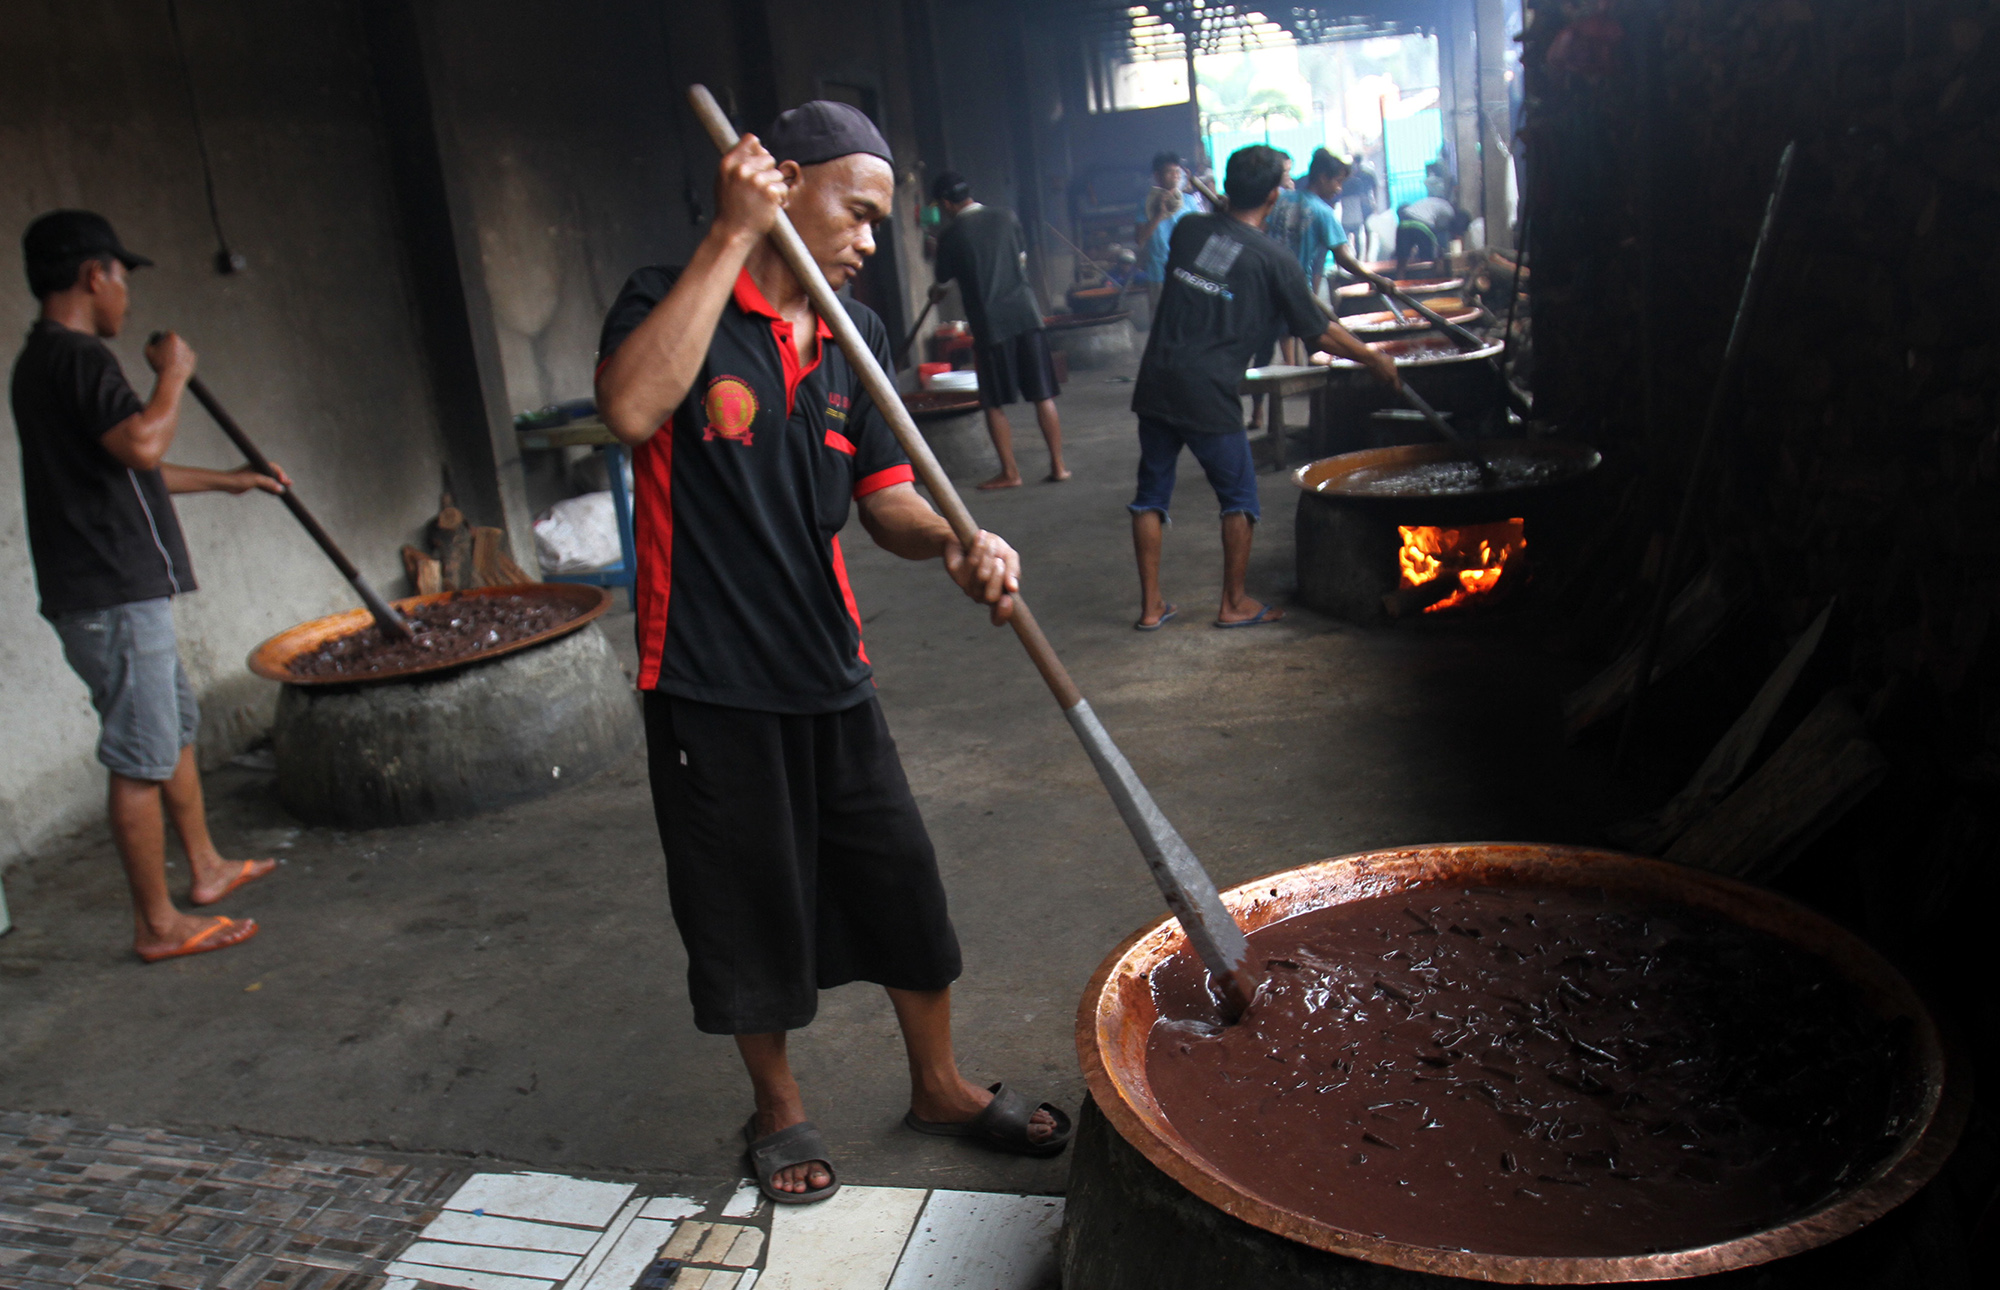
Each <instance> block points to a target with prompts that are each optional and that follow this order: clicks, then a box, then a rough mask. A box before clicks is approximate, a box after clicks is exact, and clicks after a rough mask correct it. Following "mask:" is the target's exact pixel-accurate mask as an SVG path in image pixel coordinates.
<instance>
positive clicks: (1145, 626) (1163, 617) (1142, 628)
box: [1132, 605, 1181, 632]
mask: <svg viewBox="0 0 2000 1290" xmlns="http://www.w3.org/2000/svg"><path fill="white" fill-rule="evenodd" d="M1180 610H1181V607H1180V606H1179V605H1168V606H1167V607H1166V608H1165V609H1164V610H1162V611H1161V613H1160V621H1159V622H1157V623H1149V622H1144V621H1140V622H1136V623H1133V624H1132V630H1133V631H1135V632H1156V631H1158V630H1160V629H1161V628H1162V627H1165V626H1166V625H1167V620H1168V619H1169V618H1172V617H1173V616H1174V615H1175V614H1177V613H1179V612H1180Z"/></svg>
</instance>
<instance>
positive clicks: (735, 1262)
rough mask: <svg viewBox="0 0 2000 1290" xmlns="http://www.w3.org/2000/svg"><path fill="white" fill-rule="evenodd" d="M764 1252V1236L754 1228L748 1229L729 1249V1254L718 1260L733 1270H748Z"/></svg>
mask: <svg viewBox="0 0 2000 1290" xmlns="http://www.w3.org/2000/svg"><path fill="white" fill-rule="evenodd" d="M763 1252H764V1234H763V1233H762V1232H760V1231H758V1230H757V1229H756V1228H754V1227H746V1228H744V1229H743V1230H742V1232H741V1233H739V1234H738V1235H737V1237H736V1243H735V1244H734V1245H731V1246H730V1247H729V1253H727V1254H725V1255H723V1256H722V1257H721V1258H719V1259H717V1260H716V1262H717V1263H725V1264H727V1265H729V1266H730V1267H732V1268H747V1267H749V1266H750V1265H751V1264H752V1263H755V1262H756V1261H757V1256H758V1255H759V1254H762V1253H763Z"/></svg>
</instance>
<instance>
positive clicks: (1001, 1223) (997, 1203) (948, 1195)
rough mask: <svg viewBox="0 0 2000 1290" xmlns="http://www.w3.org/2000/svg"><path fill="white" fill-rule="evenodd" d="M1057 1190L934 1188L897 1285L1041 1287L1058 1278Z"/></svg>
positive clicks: (893, 1289)
mask: <svg viewBox="0 0 2000 1290" xmlns="http://www.w3.org/2000/svg"><path fill="white" fill-rule="evenodd" d="M1062 1212H1063V1203H1062V1200H1061V1198H1059V1197H1055V1196H1008V1195H1000V1194H995V1193H992V1192H971V1191H934V1192H932V1193H931V1198H930V1200H929V1201H928V1202H927V1203H926V1204H925V1205H924V1212H923V1215H922V1217H920V1218H919V1219H918V1220H917V1225H916V1230H915V1231H913V1232H912V1233H911V1234H910V1241H909V1245H908V1247H907V1248H906V1249H905V1250H904V1251H903V1257H902V1261H901V1262H899V1263H898V1264H897V1265H896V1276H895V1279H894V1280H892V1281H890V1282H889V1290H1040V1287H1042V1286H1051V1285H1054V1284H1055V1283H1056V1234H1057V1232H1059V1231H1060V1230H1061V1229H1062Z"/></svg>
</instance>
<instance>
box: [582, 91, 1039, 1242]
mask: <svg viewBox="0 0 2000 1290" xmlns="http://www.w3.org/2000/svg"><path fill="white" fill-rule="evenodd" d="M767 145H768V146H767ZM895 191H896V181H895V173H894V170H893V169H892V167H891V158H890V153H889V147H888V144H887V143H885V142H884V141H883V139H882V136H881V134H880V133H878V132H877V131H876V129H875V127H874V125H873V124H871V123H870V122H869V120H868V118H867V117H865V116H863V115H862V114H861V113H860V112H858V111H856V110H855V109H853V108H851V107H847V106H844V105H842V104H838V103H823V102H822V103H807V104H805V105H804V106H803V107H799V108H795V109H793V110H792V111H789V112H786V113H785V114H783V115H782V116H780V117H779V118H778V120H777V122H776V124H774V125H773V126H772V128H771V130H770V132H769V134H768V135H767V136H766V137H765V138H764V139H763V140H762V141H760V140H759V139H758V138H757V137H756V136H754V135H747V134H746V135H745V136H743V139H742V141H741V142H740V143H738V144H737V145H736V147H734V148H732V149H730V151H729V152H728V154H727V155H725V156H724V157H723V158H722V163H721V167H720V173H719V175H718V177H717V182H716V194H717V199H716V207H717V209H716V216H715V221H714V223H713V224H712V225H711V226H710V227H709V230H708V233H707V235H706V236H705V237H704V238H703V239H702V241H701V244H700V245H699V246H698V247H697V248H696V249H695V252H694V254H693V256H691V257H690V258H689V260H688V263H687V264H686V265H684V266H681V267H677V268H657V267H656V268H647V269H641V270H639V271H638V272H636V273H634V274H633V275H632V277H631V279H630V280H629V281H627V282H626V284H625V288H624V290H623V292H621V293H620V295H619V297H618V300H617V302H616V303H615V304H613V306H612V307H611V312H610V315H609V316H608V317H607V318H606V319H605V323H604V334H603V339H602V342H601V344H600V347H599V354H600V362H599V366H598V374H597V406H598V410H599V412H600V414H601V415H602V416H603V418H604V422H605V424H606V425H607V426H609V427H610V428H611V430H612V432H613V433H614V434H616V435H617V436H618V437H619V439H621V440H622V441H624V442H625V443H627V444H630V445H631V446H632V448H633V476H634V481H635V495H636V499H637V502H636V510H637V528H638V559H639V568H638V634H639V655H640V663H639V668H640V671H639V688H640V689H641V690H642V691H643V692H644V695H645V717H646V744H647V754H648V759H649V762H650V772H651V778H652V787H653V805H654V812H655V814H656V816H657V818H658V822H659V829H660V840H661V843H662V846H663V848H664V849H665V852H666V860H667V882H668V894H669V896H670V899H671V902H672V905H673V914H674V922H675V925H676V926H677V927H678V928H679V930H680V934H681V939H682V941H683V943H684V944H685V945H686V947H687V954H688V993H689V996H690V999H691V1002H692V1003H693V1005H694V1014H695V1025H696V1026H697V1027H698V1028H699V1029H701V1030H704V1031H707V1032H709V1033H711V1034H728V1035H734V1036H735V1038H736V1044H737V1048H738V1050H739V1051H740V1053H741V1054H742V1057H743V1061H744V1064H745V1065H746V1066H747V1067H748V1069H749V1073H750V1082H751V1086H752V1089H753V1091H754V1094H755V1098H756V1112H755V1114H753V1115H752V1116H751V1118H750V1122H749V1123H748V1124H747V1125H745V1126H744V1136H745V1137H746V1139H747V1140H748V1142H749V1146H750V1152H749V1154H750V1162H751V1165H752V1167H753V1169H754V1170H755V1172H756V1176H757V1180H758V1183H759V1185H760V1187H761V1188H762V1190H763V1192H764V1194H765V1195H766V1196H768V1197H770V1198H771V1199H772V1200H774V1201H777V1202H779V1203H783V1204H800V1203H805V1202H809V1201H817V1200H823V1199H825V1198H826V1197H828V1196H831V1195H833V1193H834V1192H835V1191H836V1190H837V1189H838V1188H839V1185H840V1184H839V1181H838V1179H837V1178H836V1176H835V1172H834V1168H833V1164H832V1162H831V1161H830V1160H829V1159H828V1152H827V1147H826V1144H825V1141H824V1139H823V1138H822V1137H821V1136H820V1133H819V1131H818V1129H817V1128H816V1127H814V1125H813V1123H812V1122H811V1121H810V1120H808V1119H807V1118H806V1113H805V1106H804V1102H803V1100H802V1098H801V1096H800V1092H799V1088H798V1085H797V1083H796V1082H795V1081H794V1080H793V1078H792V1072H791V1067H790V1064H789V1062H788V1060H787V1057H786V1045H785V1038H786V1032H788V1031H791V1030H796V1029H798V1028H800V1027H802V1026H805V1025H806V1024H808V1023H809V1022H810V1021H811V1020H812V1018H813V1015H814V1013H815V1011H816V1009H817V1007H818V992H819V991H820V990H823V989H829V988H831V987H833V986H837V985H843V984H846V983H847V982H850V981H872V982H875V983H877V984H879V985H882V986H885V987H887V989H888V992H889V997H890V999H891V1001H892V1002H893V1003H894V1006H895V1010H896V1017H897V1020H898V1022H899V1023H900V1024H901V1026H902V1031H903V1039H904V1044H905V1046H906V1047H907V1049H908V1052H909V1059H910V1074H911V1091H910V1102H911V1106H910V1112H909V1114H908V1115H907V1116H906V1117H905V1121H904V1122H905V1123H906V1124H907V1125H909V1127H911V1128H912V1129H916V1130H918V1131H920V1132H925V1133H933V1134H941V1135H948V1136H954V1137H974V1138H977V1139H980V1140H982V1141H984V1142H986V1143H988V1144H990V1145H993V1146H996V1147H1000V1148H1002V1149H1005V1150H1010V1151H1016V1152H1022V1153H1026V1154H1030V1155H1049V1154H1053V1153H1055V1152H1057V1151H1060V1150H1062V1148H1063V1146H1064V1144H1065V1143H1066V1142H1067V1140H1068V1136H1069V1123H1068V1120H1067V1118H1066V1117H1065V1116H1063V1114H1062V1113H1061V1112H1060V1111H1058V1110H1056V1109H1055V1108H1054V1107H1052V1106H1048V1105H1046V1104H1044V1105H1042V1106H1039V1107H1038V1106H1037V1105H1036V1104H1035V1103H1034V1102H1033V1101H1032V1100H1031V1099H1029V1098H1027V1097H1025V1096H1023V1095H1021V1094H1019V1093H1017V1092H1014V1091H1012V1090H1009V1089H1007V1088H1006V1087H1005V1086H1003V1085H998V1084H996V1085H993V1086H992V1088H991V1089H984V1088H980V1087H979V1086H977V1085H975V1084H973V1083H971V1082H969V1081H968V1080H966V1079H965V1078H964V1077H963V1076H962V1075H960V1074H959V1071H958V1066H957V1062H956V1060H955V1058H954V1057H953V1055H952V1044H951V992H950V988H949V987H950V986H951V983H952V982H953V981H954V980H955V979H956V978H957V977H958V975H959V971H960V962H959V949H958V940H957V937H956V934H955V933H954V932H953V930H952V926H951V920H950V918H949V917H948V916H947V914H946V910H945V893H944V886H943V883H942V881H941V879H940V878H939V875H938V868H937V861H936V857H935V855H934V854H933V852H932V849H931V842H930V838H929V836H928V834H927V833H926V831H925V829H924V824H923V820H922V819H921V818H920V817H919V815H918V813H917V806H916V802H915V799H914V798H912V796H911V795H910V789H909V785H908V783H907V781H906V780H905V778H904V775H903V769H902V764H901V762H900V761H899V760H898V758H897V755H896V748H895V744H894V742H893V741H892V740H891V739H890V737H889V731H888V727H887V726H886V724H885V723H884V721H883V717H882V709H881V705H880V704H879V703H877V701H876V698H875V685H874V680H873V673H872V672H871V670H870V668H869V664H868V654H867V651H866V650H865V648H864V647H863V645H862V640H861V618H860V614H859V612H858V610H857V608H856V603H855V598H854V594H853V592H852V590H851V589H850V588H849V586H848V582H847V568H846V563H845V561H844V559H843V557H842V555H841V550H840V538H839V536H838V535H839V531H840V529H841V528H842V526H843V525H845V524H846V522H847V519H848V516H849V514H850V511H851V508H852V506H853V505H854V504H856V503H858V504H859V507H860V511H861V522H862V525H863V526H864V527H865V528H866V529H867V530H868V534H869V536H870V537H872V538H873V539H874V540H875V542H876V543H877V545H879V546H882V547H883V548H885V549H887V550H889V551H892V552H894V553H896V554H897V555H900V556H903V557H904V558H906V559H911V560H931V559H942V560H943V562H944V568H945V571H946V572H947V573H948V574H949V575H950V576H951V578H952V580H953V581H954V582H956V583H957V584H958V585H959V586H960V587H961V588H962V589H963V590H964V591H965V593H966V594H967V595H969V596H971V597H972V598H973V599H974V600H976V601H979V602H981V603H983V604H987V605H990V606H991V607H992V619H993V621H994V622H995V623H996V624H999V623H1002V622H1005V621H1006V620H1007V618H1008V617H1009V616H1010V615H1011V614H1012V612H1013V598H1012V594H1011V593H1012V592H1014V591H1015V590H1016V589H1017V588H1018V587H1019V574H1020V561H1019V559H1018V557H1016V555H1015V554H1014V551H1013V549H1012V548H1010V547H1009V546H1008V545H1007V544H1006V543H1005V542H1003V541H1001V540H1000V539H999V538H997V537H995V536H994V535H992V534H990V533H982V534H980V535H979V537H978V539H977V540H976V541H975V542H974V543H973V545H972V546H971V548H970V549H962V548H961V547H960V545H959V544H958V542H957V541H956V540H955V539H954V538H953V537H952V533H951V529H950V526H949V525H947V524H946V523H945V521H944V520H943V519H942V518H940V517H939V516H938V514H937V513H936V512H935V511H933V510H932V509H931V507H930V505H929V504H928V503H927V502H925V501H924V499H923V498H922V497H921V496H919V495H918V493H917V491H916V489H915V487H914V486H913V484H912V482H911V481H912V473H911V470H910V465H909V462H908V461H907V460H906V459H905V458H904V456H903V453H902V451H901V449H900V448H899V447H898V446H897V444H896V440H895V437H894V435H893V434H892V433H891V431H890V428H889V425H888V423H887V421H886V420H885V419H884V418H883V416H882V414H881V413H880V412H879V411H878V410H877V409H876V408H875V407H874V406H873V405H872V404H871V402H870V400H869V398H868V395H867V393H866V391H865V390H864V388H863V386H862V384H861V379H860V375H859V373H857V372H856V370H855V369H854V368H853V367H852V366H851V365H849V364H848V362H847V360H846V358H845V357H844V356H843V355H842V354H841V352H840V350H839V348H838V347H837V346H836V345H835V344H833V343H832V333H831V331H830V330H829V329H828V327H827V325H826V322H825V321H824V320H823V319H820V318H819V317H817V316H816V315H815V314H814V312H813V308H812V303H811V300H810V298H809V297H808V296H807V295H806V291H805V288H804V286H803V285H802V284H801V283H800V282H799V281H798V279H797V278H795V277H794V276H793V275H792V272H791V270H790V269H789V268H787V267H786V265H785V262H784V261H783V259H782V258H780V256H779V254H778V252H777V249H776V248H775V247H774V246H772V245H771V243H770V241H769V240H768V239H767V238H766V236H765V235H766V234H767V233H769V232H770V230H771V228H772V226H773V224H774V222H775V219H776V216H777V213H778V212H779V211H780V210H783V211H785V212H787V213H788V214H789V216H790V217H791V222H792V224H793V226H794V227H795V228H797V230H798V233H799V236H800V238H801V239H803V241H804V243H805V246H806V248H807V250H808V251H809V252H810V253H811V255H812V257H813V259H814V260H815V261H817V262H818V264H819V267H820V269H821V270H822V271H823V272H824V273H825V274H826V277H827V280H828V281H829V282H830V283H831V284H832V285H833V286H834V288H835V289H836V290H837V289H838V288H840V287H841V286H843V285H845V284H846V283H848V282H850V281H852V280H853V278H854V276H855V274H857V273H859V272H860V270H861V266H862V263H863V262H864V261H865V260H866V259H867V257H868V256H870V255H872V254H873V253H874V251H875V237H874V226H875V225H876V224H877V223H879V222H880V221H882V220H885V219H887V218H889V216H890V212H891V204H892V202H893V201H894V198H895ZM846 308H847V311H848V313H849V315H850V316H851V317H852V318H853V320H854V324H855V326H856V327H857V328H858V329H859V331H860V333H861V335H862V336H863V337H864V338H866V340H867V341H868V343H869V345H870V346H871V348H872V349H873V350H874V352H875V356H876V358H877V359H878V360H879V361H880V363H881V364H882V366H883V368H884V369H891V368H892V367H893V365H892V363H891V361H890V353H889V336H888V332H887V330H886V329H885V328H884V326H883V324H882V320H881V319H880V318H878V317H876V315H875V314H874V313H873V312H872V311H871V310H869V309H867V308H866V307H864V306H862V305H859V304H853V303H849V304H847V306H846Z"/></svg>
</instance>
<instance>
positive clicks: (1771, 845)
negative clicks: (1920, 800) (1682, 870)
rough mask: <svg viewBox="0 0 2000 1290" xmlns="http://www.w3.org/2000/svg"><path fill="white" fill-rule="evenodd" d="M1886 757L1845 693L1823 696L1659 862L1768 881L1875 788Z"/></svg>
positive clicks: (1884, 770) (1886, 763)
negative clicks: (1774, 749) (1767, 756)
mask: <svg viewBox="0 0 2000 1290" xmlns="http://www.w3.org/2000/svg"><path fill="white" fill-rule="evenodd" d="M1888 773H1889V759H1888V758H1886V757H1884V756H1883V755H1882V750H1881V749H1879V748H1877V747H1876V746H1875V745H1874V744H1873V743H1871V742H1869V740H1868V737H1867V733H1866V729H1865V727H1864V725H1863V723H1862V720H1861V714H1860V713H1858V712H1856V711H1855V710H1854V705H1853V704H1852V703H1851V702H1849V700H1848V698H1847V695H1846V694H1845V693H1844V692H1842V691H1840V690H1833V691H1831V692H1829V693H1828V694H1827V695H1826V697H1825V698H1823V699H1821V700H1820V701H1819V705H1818V706H1817V707H1815V708H1814V709H1813V710H1812V711H1811V712H1810V713H1808V714H1807V716H1806V719H1805V720H1804V721H1802V722H1800V723H1799V728H1798V729H1797V730H1794V731H1793V732H1792V734H1791V737H1790V738H1788V739H1786V740H1785V742H1784V743H1783V744H1782V745H1780V746H1779V748H1778V751H1777V752H1775V753H1772V754H1771V759H1770V760H1769V761H1767V762H1765V763H1764V764H1763V765H1762V766H1760V767H1758V768H1757V773H1756V774H1754V775H1752V776H1751V777H1750V778H1749V779H1748V780H1746V781H1744V784H1743V787H1741V788H1739V789H1737V790H1736V791H1735V792H1734V793H1731V794H1730V795H1729V797H1728V799H1727V800H1726V801H1724V802H1723V803H1722V805H1720V806H1718V807H1716V808H1715V809H1714V810H1713V811H1710V812H1709V813H1708V814H1707V815H1706V816H1704V817H1703V818H1702V819H1701V820H1700V821H1698V822H1697V823H1696V824H1695V825H1694V826H1693V827H1692V828H1690V829H1689V830H1688V831H1687V832H1686V833H1683V834H1682V835H1681V838H1680V841H1678V842H1676V843H1674V845H1673V846H1672V847H1671V848H1669V849H1668V851H1667V855H1666V858H1667V859H1668V860H1671V861H1674V862H1675V863H1677V864H1686V865H1693V866H1695V867H1696V868H1698V869H1708V870H1712V871H1713V872H1716V873H1721V874H1727V875H1729V876H1731V877H1734V878H1743V879H1746V880H1747V881H1750V882H1768V881H1770V880H1771V879H1772V878H1775V877H1777V876H1778V875H1779V874H1780V873H1783V872H1784V870H1785V867H1786V866H1787V865H1789V864H1791V862H1792V861H1793V860H1795V859H1797V858H1798V856H1799V853H1800V852H1802V851H1804V850H1805V849H1806V847H1807V846H1809V845H1810V844H1811V843H1812V841H1813V839H1815V838H1817V837H1818V836H1819V835H1820V834H1822V833H1824V832H1825V831H1826V830H1827V829H1828V828H1829V827H1831V826H1832V825H1833V823H1834V822H1835V821H1836V820H1838V819H1839V818H1840V817H1841V816H1843V815H1845V814H1846V813H1847V811H1848V808H1850V807H1852V806H1853V805H1854V804H1855V803H1856V802H1858V801H1860V800H1861V799H1862V798H1863V797H1865V796H1867V794H1868V793H1869V792H1870V791H1871V790H1872V789H1874V787H1875V786H1876V785H1877V784H1879V783H1881V782H1882V777H1883V776H1884V775H1887V774H1888Z"/></svg>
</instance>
